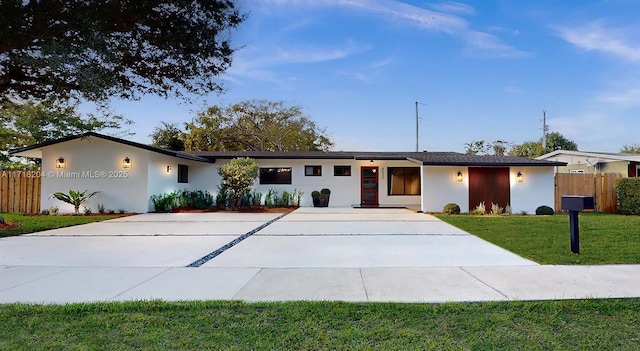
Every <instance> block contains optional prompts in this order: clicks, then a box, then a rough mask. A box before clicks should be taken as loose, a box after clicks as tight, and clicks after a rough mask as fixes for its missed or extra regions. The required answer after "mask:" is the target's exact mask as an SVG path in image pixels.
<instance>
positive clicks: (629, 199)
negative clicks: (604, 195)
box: [616, 178, 640, 215]
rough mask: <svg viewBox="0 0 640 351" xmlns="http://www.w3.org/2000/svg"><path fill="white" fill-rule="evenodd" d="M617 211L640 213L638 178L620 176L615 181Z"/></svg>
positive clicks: (639, 182)
mask: <svg viewBox="0 0 640 351" xmlns="http://www.w3.org/2000/svg"><path fill="white" fill-rule="evenodd" d="M616 194H617V196H618V213H621V214H627V215H640V178H622V179H620V180H619V181H618V182H617V183H616Z"/></svg>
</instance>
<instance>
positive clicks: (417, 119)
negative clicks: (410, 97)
mask: <svg viewBox="0 0 640 351" xmlns="http://www.w3.org/2000/svg"><path fill="white" fill-rule="evenodd" d="M418 104H420V105H424V104H423V103H421V102H417V101H416V152H420V146H419V144H418V129H419V127H418V121H419V119H420V117H418Z"/></svg>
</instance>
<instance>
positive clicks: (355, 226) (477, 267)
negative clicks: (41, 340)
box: [0, 208, 640, 303]
mask: <svg viewBox="0 0 640 351" xmlns="http://www.w3.org/2000/svg"><path fill="white" fill-rule="evenodd" d="M279 217H280V214H238V213H201V214H143V215H138V216H132V217H125V218H121V219H117V220H111V221H106V222H100V223H92V224H87V225H81V226H75V227H70V228H63V229H57V230H50V231H45V232H39V233H35V234H30V235H25V236H20V237H10V238H2V239H0V303H11V302H27V303H69V302H88V301H114V300H115V301H122V300H140V299H164V300H204V299H236V300H245V301H284V300H342V301H361V302H366V301H393V302H446V301H497V300H539V299H573V298H600V297H640V282H639V281H638V279H637V277H638V273H639V272H640V266H636V265H611V266H541V265H538V264H536V263H535V262H532V261H529V260H526V259H524V258H522V257H519V256H517V255H515V254H513V253H511V252H508V251H506V250H504V249H502V248H500V247H497V246H495V245H493V244H490V243H488V242H486V241H484V240H481V239H479V238H477V237H475V236H473V235H470V234H468V233H465V232H463V231H461V230H459V229H457V228H455V227H453V226H450V225H449V224H447V223H444V222H442V221H440V220H438V219H437V218H435V217H433V216H429V215H425V214H418V213H415V212H412V211H408V210H402V209H351V208H300V209H298V210H296V211H294V212H292V213H290V214H288V215H286V216H283V217H282V218H279ZM265 224H269V225H266V226H265ZM256 228H258V229H259V230H256ZM248 234H251V235H248ZM245 237H246V238H245ZM239 238H240V239H239ZM243 238H244V240H241V239H243ZM230 243H233V244H234V245H233V246H231V244H230ZM228 246H231V247H230V248H227V247H228ZM224 248H226V250H225V249H224ZM201 259H202V260H201ZM195 262H198V266H199V267H198V268H187V266H189V265H190V264H193V263H195Z"/></svg>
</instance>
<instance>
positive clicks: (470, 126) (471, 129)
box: [112, 0, 640, 152]
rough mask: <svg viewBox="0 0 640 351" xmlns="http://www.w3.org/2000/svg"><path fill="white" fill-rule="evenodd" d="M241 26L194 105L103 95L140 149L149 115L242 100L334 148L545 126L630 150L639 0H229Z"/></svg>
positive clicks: (520, 137)
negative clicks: (276, 106)
mask: <svg viewBox="0 0 640 351" xmlns="http://www.w3.org/2000/svg"><path fill="white" fill-rule="evenodd" d="M238 5H239V7H240V9H241V10H242V11H244V12H248V17H247V20H246V21H245V22H244V23H242V24H241V25H240V28H239V29H238V30H237V31H235V32H233V33H232V42H233V44H234V45H235V46H236V47H237V48H238V50H237V51H236V53H235V54H234V56H233V63H232V67H231V68H230V69H229V70H228V71H227V72H226V73H225V74H224V75H222V76H221V77H220V79H221V81H222V82H223V84H224V86H225V89H226V91H225V93H224V94H222V95H216V94H211V95H209V96H206V97H201V98H198V100H197V101H196V102H195V103H192V104H185V103H184V102H182V101H181V100H165V99H163V98H159V97H145V98H143V99H142V100H140V101H134V102H127V101H115V102H113V104H112V108H113V110H114V111H115V112H116V113H120V114H123V115H125V116H126V117H128V118H130V119H132V120H133V121H135V126H134V127H132V128H131V131H132V132H134V133H135V135H134V136H132V137H131V139H132V140H134V141H138V142H142V143H151V138H150V137H149V135H150V134H151V133H152V131H153V129H154V128H155V127H156V126H159V125H160V121H164V122H175V123H179V124H182V123H183V122H189V121H191V120H192V119H193V118H194V117H195V115H196V113H197V111H200V110H202V109H203V108H204V107H206V106H213V105H218V106H226V105H229V104H233V103H236V102H240V101H243V100H250V99H267V100H272V101H284V102H285V104H287V105H298V106H301V107H302V110H303V112H304V113H305V115H306V116H307V117H309V118H310V119H312V120H313V121H315V123H316V124H317V125H318V126H319V127H321V128H324V129H325V130H326V133H327V134H328V135H329V136H330V137H331V138H332V139H333V141H334V142H335V147H334V148H333V150H335V151H415V149H416V102H418V105H417V107H418V108H417V115H418V118H419V123H418V135H419V136H418V148H419V150H420V151H422V150H427V151H458V152H464V149H465V144H466V143H470V142H472V141H475V140H485V141H487V142H491V141H494V140H505V141H508V142H510V143H513V144H520V143H522V142H525V141H531V140H537V139H539V138H540V137H541V136H542V117H543V110H544V111H546V119H547V125H548V126H549V130H550V131H552V132H560V133H561V134H562V135H564V136H565V137H567V138H569V139H571V140H574V141H575V142H576V143H577V144H578V148H579V149H580V150H583V151H601V152H617V151H619V149H620V148H621V147H622V146H623V145H630V144H634V143H640V22H639V21H638V14H640V1H636V0H601V1H595V0H593V1H589V0H563V1H558V0H536V1H522V0H475V1H460V2H446V1H445V2H439V1H409V0H406V1H394V0H239V1H238Z"/></svg>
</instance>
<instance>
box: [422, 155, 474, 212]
mask: <svg viewBox="0 0 640 351" xmlns="http://www.w3.org/2000/svg"><path fill="white" fill-rule="evenodd" d="M458 171H460V172H461V173H462V182H458V180H457V178H456V175H457V173H458ZM422 175H423V177H422V179H423V182H422V211H423V212H442V209H443V208H444V205H446V204H448V203H456V204H458V206H460V210H461V211H462V212H467V211H466V209H468V208H469V172H468V168H467V167H466V166H465V167H457V166H456V167H451V166H423V167H422Z"/></svg>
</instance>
